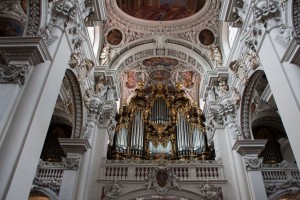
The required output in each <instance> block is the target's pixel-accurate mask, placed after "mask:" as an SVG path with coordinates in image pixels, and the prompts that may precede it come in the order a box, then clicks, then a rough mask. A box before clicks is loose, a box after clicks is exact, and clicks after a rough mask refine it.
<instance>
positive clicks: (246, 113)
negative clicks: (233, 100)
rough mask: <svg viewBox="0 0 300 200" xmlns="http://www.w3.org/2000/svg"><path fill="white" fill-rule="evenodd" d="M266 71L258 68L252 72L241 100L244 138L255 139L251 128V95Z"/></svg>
mask: <svg viewBox="0 0 300 200" xmlns="http://www.w3.org/2000/svg"><path fill="white" fill-rule="evenodd" d="M263 74H264V71H262V70H258V71H256V72H254V73H253V74H252V76H251V77H250V78H249V82H248V84H247V85H246V87H245V89H244V92H243V95H242V101H241V115H240V116H241V119H240V120H241V128H242V134H243V139H253V134H252V130H251V124H250V113H251V112H250V104H251V97H252V95H253V91H254V89H255V86H256V85H257V84H258V80H259V79H260V78H261V77H262V76H263Z"/></svg>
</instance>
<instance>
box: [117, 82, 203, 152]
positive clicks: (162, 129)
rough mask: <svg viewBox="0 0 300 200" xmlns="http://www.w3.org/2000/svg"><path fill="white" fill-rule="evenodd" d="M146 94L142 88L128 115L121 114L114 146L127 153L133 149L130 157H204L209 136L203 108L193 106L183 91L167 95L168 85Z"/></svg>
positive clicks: (139, 89) (157, 87)
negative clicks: (203, 153) (206, 130)
mask: <svg viewBox="0 0 300 200" xmlns="http://www.w3.org/2000/svg"><path fill="white" fill-rule="evenodd" d="M145 91H146V90H144V89H143V87H140V86H139V88H138V89H136V96H134V97H133V98H132V100H131V102H130V104H129V105H128V109H127V112H125V114H124V113H121V114H120V115H121V120H119V121H118V122H119V128H118V130H117V131H118V134H116V137H117V138H116V139H115V146H116V147H118V148H119V149H126V148H128V152H129V150H130V149H131V151H130V152H131V156H135V157H139V158H140V157H143V158H147V155H149V156H153V155H154V154H156V153H158V154H159V153H162V154H167V156H170V154H172V155H173V153H176V151H177V155H178V156H190V155H192V156H194V155H195V154H191V151H192V152H196V154H197V155H198V154H201V153H202V152H203V150H204V149H205V148H206V134H205V132H204V128H203V123H202V118H201V116H202V111H201V110H200V108H198V107H196V106H192V105H191V103H190V100H189V99H187V98H186V97H185V93H184V92H183V91H182V90H180V91H177V92H174V91H172V93H169V94H168V90H167V89H166V86H165V87H164V86H162V85H158V86H155V87H153V90H152V93H146V92H145ZM148 91H149V90H148ZM167 94H168V95H167ZM122 117H123V118H122ZM126 117H127V118H126ZM122 120H123V121H122ZM124 123H125V124H126V126H123V125H122V124H124ZM120 124H121V125H120ZM126 127H131V128H129V129H128V128H126ZM175 136H176V137H175ZM176 146H177V149H176ZM170 147H172V149H171V150H172V152H171V151H170ZM149 148H150V150H153V151H152V153H150V152H149ZM154 149H155V151H154ZM154 152H155V153H154ZM127 155H128V154H127ZM148 158H149V157H148ZM197 158H201V155H200V156H199V157H198V156H197Z"/></svg>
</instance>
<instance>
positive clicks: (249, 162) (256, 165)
mask: <svg viewBox="0 0 300 200" xmlns="http://www.w3.org/2000/svg"><path fill="white" fill-rule="evenodd" d="M244 161H245V167H246V169H247V170H248V171H251V170H259V169H261V167H262V164H263V159H262V158H252V157H244Z"/></svg>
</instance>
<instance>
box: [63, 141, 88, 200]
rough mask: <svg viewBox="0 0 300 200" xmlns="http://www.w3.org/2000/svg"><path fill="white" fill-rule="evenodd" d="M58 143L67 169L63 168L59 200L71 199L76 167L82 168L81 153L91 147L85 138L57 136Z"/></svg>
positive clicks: (76, 176) (74, 190) (73, 196)
mask: <svg viewBox="0 0 300 200" xmlns="http://www.w3.org/2000/svg"><path fill="white" fill-rule="evenodd" d="M58 140H59V143H60V146H61V147H62V149H63V150H64V152H65V154H66V155H67V157H66V158H63V162H64V165H65V167H66V168H67V169H65V170H64V175H63V179H62V183H61V187H60V191H59V196H58V199H59V200H73V199H75V198H77V197H76V194H75V192H76V190H77V189H76V183H77V180H80V179H79V178H78V174H79V173H78V169H80V168H82V166H83V165H84V163H82V159H81V157H82V156H81V155H82V154H83V153H84V154H85V152H86V151H87V150H88V149H90V148H91V146H90V143H89V141H88V140H87V139H77V138H76V139H75V138H71V139H70V138H59V139H58Z"/></svg>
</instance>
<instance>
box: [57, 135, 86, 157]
mask: <svg viewBox="0 0 300 200" xmlns="http://www.w3.org/2000/svg"><path fill="white" fill-rule="evenodd" d="M58 141H59V143H60V146H61V148H62V149H63V150H64V152H65V154H66V155H68V154H69V153H70V154H83V153H84V152H86V151H87V150H88V149H90V148H91V145H90V143H89V141H88V140H86V139H75V138H73V139H71V138H58Z"/></svg>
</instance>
